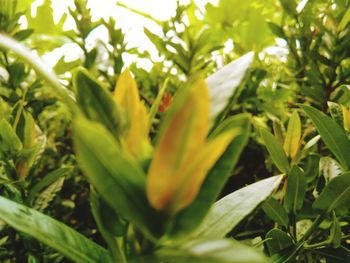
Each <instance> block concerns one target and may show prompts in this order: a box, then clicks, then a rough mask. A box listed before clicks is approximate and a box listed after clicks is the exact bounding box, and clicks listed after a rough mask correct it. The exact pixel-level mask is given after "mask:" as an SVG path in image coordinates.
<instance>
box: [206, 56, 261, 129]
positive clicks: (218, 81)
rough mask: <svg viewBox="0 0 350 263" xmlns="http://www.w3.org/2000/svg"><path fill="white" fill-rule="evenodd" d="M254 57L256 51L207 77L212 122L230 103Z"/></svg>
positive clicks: (212, 122)
mask: <svg viewBox="0 0 350 263" xmlns="http://www.w3.org/2000/svg"><path fill="white" fill-rule="evenodd" d="M253 59H254V53H253V52H249V53H247V54H245V55H244V56H242V57H240V58H239V59H237V60H235V61H233V62H231V63H230V64H228V65H226V66H225V67H223V68H222V69H220V70H218V71H217V72H215V73H214V74H213V75H211V76H209V77H208V78H207V79H206V83H207V85H208V89H209V94H210V114H209V120H210V123H211V124H214V121H215V119H216V118H217V117H218V115H219V114H220V113H221V112H222V111H223V110H224V109H225V107H226V106H227V104H228V103H229V100H230V98H231V97H232V96H233V95H234V92H235V90H236V89H237V88H238V87H239V85H240V84H241V82H242V80H243V77H244V76H245V74H246V72H247V70H248V68H249V66H250V65H251V64H252V62H253Z"/></svg>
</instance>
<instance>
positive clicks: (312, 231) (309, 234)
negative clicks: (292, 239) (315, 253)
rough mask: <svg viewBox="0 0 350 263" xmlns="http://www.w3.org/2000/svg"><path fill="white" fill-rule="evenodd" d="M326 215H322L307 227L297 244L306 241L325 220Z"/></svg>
mask: <svg viewBox="0 0 350 263" xmlns="http://www.w3.org/2000/svg"><path fill="white" fill-rule="evenodd" d="M325 217H326V213H323V214H321V215H319V216H317V217H316V219H315V221H314V222H313V223H312V225H311V226H310V227H309V229H308V230H307V231H306V232H305V234H304V235H303V236H302V238H301V239H300V240H299V241H298V244H300V243H302V242H304V241H306V240H307V239H308V238H309V237H310V236H311V235H312V234H313V233H314V231H315V230H316V229H317V227H318V226H319V225H320V224H321V222H322V221H323V219H325Z"/></svg>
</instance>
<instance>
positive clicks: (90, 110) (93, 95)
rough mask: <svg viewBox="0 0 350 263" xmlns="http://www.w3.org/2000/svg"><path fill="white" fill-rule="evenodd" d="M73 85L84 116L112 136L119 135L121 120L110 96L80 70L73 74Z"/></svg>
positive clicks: (85, 72) (86, 73)
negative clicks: (103, 127) (99, 124)
mask: <svg viewBox="0 0 350 263" xmlns="http://www.w3.org/2000/svg"><path fill="white" fill-rule="evenodd" d="M73 83H74V86H75V88H76V92H77V102H78V104H79V106H80V109H81V110H82V111H83V113H84V114H85V116H86V117H87V118H88V119H90V120H92V121H96V122H99V123H101V124H103V125H104V126H105V127H106V128H107V129H108V130H109V131H110V132H111V133H112V134H113V135H115V136H118V135H120V134H121V132H122V120H121V115H120V114H119V110H118V108H117V105H116V103H115V101H114V100H113V97H112V95H111V94H110V93H109V92H108V91H107V90H106V89H104V88H103V87H102V86H101V85H100V84H99V83H98V82H97V80H95V79H93V78H92V77H91V76H90V75H89V73H88V71H86V70H84V69H82V68H80V69H79V70H78V71H77V72H76V73H75V76H74V80H73Z"/></svg>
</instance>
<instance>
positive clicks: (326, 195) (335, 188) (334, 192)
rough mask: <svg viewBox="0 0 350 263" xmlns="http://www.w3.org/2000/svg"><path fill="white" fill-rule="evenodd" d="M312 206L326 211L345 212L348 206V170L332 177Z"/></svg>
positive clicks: (349, 190) (349, 195)
mask: <svg viewBox="0 0 350 263" xmlns="http://www.w3.org/2000/svg"><path fill="white" fill-rule="evenodd" d="M312 206H313V208H315V209H318V210H323V211H325V212H326V213H330V212H331V211H332V210H335V211H336V212H339V213H342V212H346V211H347V210H348V209H349V207H350V172H347V173H344V174H342V175H338V176H337V177H335V178H334V179H332V180H331V181H330V182H329V183H328V184H327V186H326V187H325V189H324V190H323V191H322V193H321V194H320V196H319V197H318V198H317V199H316V201H315V202H314V203H313V205H312Z"/></svg>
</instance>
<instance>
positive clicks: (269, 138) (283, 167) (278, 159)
mask: <svg viewBox="0 0 350 263" xmlns="http://www.w3.org/2000/svg"><path fill="white" fill-rule="evenodd" d="M260 133H261V137H262V138H263V140H264V143H265V146H266V148H267V151H268V152H269V154H270V156H271V159H272V160H273V162H274V163H275V165H276V166H277V168H278V169H279V170H280V171H281V172H283V173H288V170H289V163H288V158H287V156H286V154H285V152H284V150H283V148H282V146H281V145H280V144H279V143H278V141H277V140H276V138H275V137H274V136H273V135H272V134H271V133H270V132H269V131H267V130H264V129H261V130H260Z"/></svg>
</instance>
